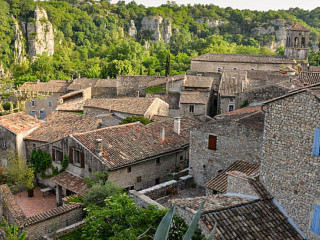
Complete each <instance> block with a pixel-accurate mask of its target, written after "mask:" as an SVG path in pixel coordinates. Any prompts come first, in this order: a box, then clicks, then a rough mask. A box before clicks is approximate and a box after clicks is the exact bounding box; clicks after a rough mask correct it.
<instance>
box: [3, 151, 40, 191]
mask: <svg viewBox="0 0 320 240" xmlns="http://www.w3.org/2000/svg"><path fill="white" fill-rule="evenodd" d="M5 159H6V162H7V163H6V164H5V165H3V166H2V171H3V179H2V181H3V182H2V183H6V184H8V186H9V187H10V188H11V189H12V191H13V192H16V191H20V190H25V189H32V188H33V187H34V186H33V181H34V174H33V168H32V167H31V166H29V165H28V164H27V162H26V160H25V159H24V158H23V157H22V156H20V155H18V154H16V153H15V152H13V151H10V150H7V151H6V154H5ZM0 163H1V162H0ZM2 183H1V184H2Z"/></svg>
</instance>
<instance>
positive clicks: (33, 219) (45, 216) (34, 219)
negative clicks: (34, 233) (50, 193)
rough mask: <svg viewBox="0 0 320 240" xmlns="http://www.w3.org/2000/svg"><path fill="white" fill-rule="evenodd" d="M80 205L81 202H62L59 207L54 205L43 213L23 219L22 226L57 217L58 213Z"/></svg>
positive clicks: (60, 213)
mask: <svg viewBox="0 0 320 240" xmlns="http://www.w3.org/2000/svg"><path fill="white" fill-rule="evenodd" d="M81 207H82V204H79V203H69V204H64V205H62V206H60V207H56V208H54V209H51V210H49V211H46V212H43V213H39V214H37V215H34V216H32V217H29V218H28V219H27V220H26V221H25V223H24V225H23V227H28V226H30V225H34V224H36V223H39V222H42V221H45V220H48V219H51V218H54V217H57V216H59V215H62V214H64V213H67V212H70V211H72V210H74V209H77V208H81Z"/></svg>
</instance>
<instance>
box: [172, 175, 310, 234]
mask: <svg viewBox="0 0 320 240" xmlns="http://www.w3.org/2000/svg"><path fill="white" fill-rule="evenodd" d="M227 184H228V186H227V193H226V194H218V195H214V196H205V197H196V198H185V199H176V200H173V202H175V203H176V214H177V215H178V216H180V217H182V218H183V219H184V220H185V221H186V223H187V224H190V223H191V221H192V219H193V217H194V216H195V214H196V212H197V211H198V209H199V207H200V205H201V204H202V203H203V201H205V204H204V206H203V210H202V213H201V215H200V221H199V224H198V226H199V228H200V230H201V232H202V234H203V235H205V236H206V237H208V236H209V235H210V233H211V231H212V230H213V228H214V226H215V225H216V233H215V239H217V240H229V239H230V240H231V239H243V240H245V239H279V240H287V239H296V240H302V239H305V238H304V235H303V233H302V232H301V231H300V229H299V228H297V226H296V225H295V224H294V223H293V222H292V219H290V217H288V215H287V213H286V212H285V211H283V209H281V208H279V206H278V204H277V202H276V201H275V200H274V199H273V197H272V195H271V194H269V192H268V191H267V190H266V189H265V188H264V186H263V185H262V184H261V183H260V182H259V181H258V180H257V178H255V177H251V176H249V175H247V174H244V173H240V172H237V171H232V172H229V173H228V180H227Z"/></svg>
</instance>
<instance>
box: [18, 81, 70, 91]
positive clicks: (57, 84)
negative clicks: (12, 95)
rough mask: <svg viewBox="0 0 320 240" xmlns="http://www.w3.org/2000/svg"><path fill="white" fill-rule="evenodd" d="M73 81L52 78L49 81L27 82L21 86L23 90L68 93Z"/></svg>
mask: <svg viewBox="0 0 320 240" xmlns="http://www.w3.org/2000/svg"><path fill="white" fill-rule="evenodd" d="M70 84H71V82H68V81H62V80H51V81H49V82H25V83H24V84H23V85H22V86H21V87H20V90H21V91H26V90H28V91H39V92H50V93H66V92H67V91H68V86H69V85H70Z"/></svg>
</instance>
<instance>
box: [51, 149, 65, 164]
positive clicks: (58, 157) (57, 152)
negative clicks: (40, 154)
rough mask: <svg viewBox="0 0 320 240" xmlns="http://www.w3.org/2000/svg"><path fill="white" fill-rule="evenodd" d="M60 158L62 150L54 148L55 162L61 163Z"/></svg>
mask: <svg viewBox="0 0 320 240" xmlns="http://www.w3.org/2000/svg"><path fill="white" fill-rule="evenodd" d="M62 158H63V153H62V151H61V150H58V149H56V150H55V160H56V162H58V163H61V162H62ZM52 160H53V159H52Z"/></svg>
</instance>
